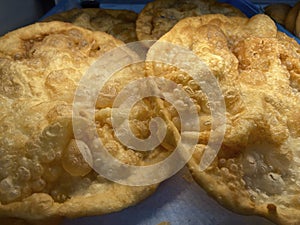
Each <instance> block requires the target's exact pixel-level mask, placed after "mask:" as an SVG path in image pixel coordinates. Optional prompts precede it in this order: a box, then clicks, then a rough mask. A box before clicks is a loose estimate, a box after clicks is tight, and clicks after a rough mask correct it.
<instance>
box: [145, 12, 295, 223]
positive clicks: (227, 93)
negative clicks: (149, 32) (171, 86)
mask: <svg viewBox="0 0 300 225" xmlns="http://www.w3.org/2000/svg"><path fill="white" fill-rule="evenodd" d="M160 41H167V42H171V43H173V44H177V45H180V46H183V47H185V48H187V49H190V50H191V51H193V52H194V53H195V54H197V55H198V56H199V57H200V59H201V60H202V61H203V62H205V63H206V64H207V65H208V67H209V68H210V69H211V71H212V73H213V74H214V76H215V77H216V78H217V80H218V82H219V85H220V89H221V91H222V92H223V95H224V99H225V104H226V133H225V137H224V140H223V142H222V146H221V149H220V151H219V153H218V155H217V157H216V158H215V159H214V161H213V162H212V164H211V165H210V166H209V167H208V168H207V169H206V170H204V171H202V170H200V166H199V163H200V159H201V157H202V155H203V153H204V149H205V145H206V143H207V142H208V139H209V137H210V133H211V130H210V126H209V124H210V123H209V122H210V121H211V115H210V110H209V108H207V100H206V99H205V94H206V93H203V92H202V90H201V89H200V88H199V86H198V85H197V84H196V83H195V81H193V80H192V79H191V77H189V76H188V75H187V74H184V73H182V72H179V71H178V70H177V71H176V70H174V69H173V68H172V67H170V66H167V65H165V66H161V65H159V64H157V63H156V64H155V63H151V64H149V65H147V68H148V72H149V73H151V74H155V75H157V76H165V77H166V78H168V79H171V80H173V81H174V82H176V83H179V84H181V85H182V86H183V88H184V89H185V90H187V92H188V93H189V94H190V97H191V98H192V99H193V100H194V102H195V104H197V105H198V106H199V115H200V116H199V118H200V121H201V125H202V127H201V133H200V136H199V141H198V145H197V146H196V151H195V153H194V155H193V157H192V159H191V160H190V162H189V164H188V165H189V168H190V170H191V172H192V174H193V177H194V178H195V180H196V181H197V182H198V183H199V184H200V185H201V186H202V187H203V188H204V189H205V190H206V191H207V192H208V193H209V194H210V195H212V196H213V197H214V198H215V199H216V200H217V201H218V202H220V203H221V204H223V205H225V206H226V207H228V208H229V209H231V210H233V211H235V212H238V213H242V214H257V215H262V216H264V217H266V218H268V219H270V220H272V221H274V222H276V223H278V224H299V223H300V217H299V213H298V212H299V208H300V200H299V193H300V172H299V151H300V147H299V146H300V124H299V121H300V118H299V115H300V93H299V91H300V67H299V65H300V47H299V45H298V44H297V43H296V41H295V40H293V39H291V38H289V37H287V36H286V35H285V34H283V33H280V32H277V29H276V26H275V24H274V22H273V21H272V20H271V19H270V18H269V17H267V16H265V15H257V16H254V17H252V18H251V19H246V18H237V17H232V18H230V17H225V16H223V15H203V16H200V17H191V18H186V19H183V20H181V21H180V22H179V23H177V24H176V25H175V26H174V27H173V28H172V29H171V30H170V31H169V32H168V33H167V34H165V35H164V36H162V37H161V38H160V39H159V42H160ZM154 50H155V45H153V46H152V47H151V48H150V50H149V53H148V54H150V53H152V51H154ZM176 57H179V56H177V55H176ZM182 60H183V61H184V59H182ZM190 63H191V62H190ZM167 110H168V111H170V108H167ZM173 120H174V116H172V115H171V118H170V121H173ZM207 122H208V123H207ZM177 128H178V129H179V127H178V126H177ZM177 133H178V132H177Z"/></svg>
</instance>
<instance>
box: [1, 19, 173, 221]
mask: <svg viewBox="0 0 300 225" xmlns="http://www.w3.org/2000/svg"><path fill="white" fill-rule="evenodd" d="M121 45H124V43H123V42H121V41H119V40H117V39H115V38H113V37H112V36H110V35H108V34H106V33H104V32H92V31H89V30H86V29H83V28H80V27H78V26H74V25H72V24H69V23H63V22H49V23H37V24H34V25H30V26H28V27H24V28H22V29H19V30H16V31H13V32H11V33H8V34H7V35H5V36H3V37H1V38H0V104H1V111H0V151H1V155H0V202H1V203H0V217H6V218H7V217H14V218H20V219H27V220H43V219H47V218H49V217H57V216H64V217H79V216H88V215H100V214H104V213H109V212H113V211H117V210H121V209H123V208H125V207H128V206H130V205H134V204H136V203H138V202H139V201H141V200H142V199H144V198H146V197H147V196H149V195H150V194H151V193H152V192H153V191H154V190H155V188H156V186H157V185H151V186H135V187H132V186H125V185H120V184H117V183H114V182H112V181H108V180H107V179H105V178H103V177H102V176H100V175H98V174H97V173H96V172H95V171H94V170H93V169H92V168H90V166H89V165H88V164H87V163H86V162H85V160H84V159H83V157H82V155H81V154H80V152H79V150H78V147H77V145H76V143H75V140H74V134H73V129H72V103H73V98H74V92H75V90H76V87H77V85H78V82H79V80H80V79H81V77H82V75H83V74H84V73H85V72H86V70H87V69H88V68H89V67H90V65H91V64H92V63H93V62H94V61H95V60H96V59H97V58H98V57H99V56H101V55H103V54H104V53H106V52H108V51H109V50H112V49H114V48H115V47H118V46H121ZM143 76H144V66H143V65H134V66H132V67H131V66H128V67H126V68H125V69H124V70H122V71H119V72H117V73H116V74H115V75H114V76H113V77H112V78H111V79H112V80H110V81H109V82H108V83H107V85H105V86H104V90H103V93H104V96H101V95H100V97H99V99H98V101H97V105H96V118H95V120H96V124H97V131H98V133H99V136H100V137H101V138H102V141H103V142H104V144H105V145H107V146H106V147H107V149H108V151H109V152H110V153H111V154H112V155H114V156H115V157H116V158H118V159H119V160H120V161H122V162H123V163H127V164H133V165H145V164H149V163H151V162H156V161H159V160H160V159H161V158H162V156H164V155H167V154H168V152H169V151H167V150H165V149H164V148H162V147H161V146H158V147H157V149H156V151H153V153H149V154H148V153H144V154H141V153H139V152H136V151H133V150H132V149H128V148H127V147H126V146H123V145H122V144H121V143H119V142H118V141H117V138H116V137H115V136H114V134H113V129H112V126H111V122H110V121H109V119H110V117H109V115H110V111H111V107H112V102H113V100H114V98H115V95H116V94H117V93H118V91H119V90H120V89H122V88H123V86H124V85H126V84H127V83H128V82H130V81H132V80H135V79H138V78H141V77H143ZM110 85H112V87H110ZM112 88H114V90H112ZM103 93H102V94H103ZM155 107H156V106H155V105H153V104H152V103H151V100H149V99H148V100H145V101H144V102H140V103H139V104H137V105H136V106H135V107H134V109H133V114H132V115H131V117H130V122H131V125H132V129H133V130H134V133H136V134H137V136H138V135H139V136H140V137H141V138H143V137H144V136H146V135H147V132H148V130H147V121H148V120H150V119H151V116H152V115H153V114H155V113H156V112H157V110H156V109H155ZM145 112H146V113H145ZM81 144H83V145H84V144H85V145H87V143H81ZM104 163H105V162H104ZM112 169H113V168H112Z"/></svg>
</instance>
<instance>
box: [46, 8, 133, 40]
mask: <svg viewBox="0 0 300 225" xmlns="http://www.w3.org/2000/svg"><path fill="white" fill-rule="evenodd" d="M136 18H137V14H136V13H135V12H133V11H130V10H114V9H98V8H85V9H77V8H76V9H72V10H69V11H65V12H62V13H58V14H54V15H52V16H49V17H47V18H46V19H44V21H45V22H49V21H62V22H69V23H73V24H74V25H77V26H81V27H83V28H87V29H90V30H93V31H103V32H106V33H108V34H111V35H113V36H114V37H115V38H118V39H120V40H121V41H123V42H125V43H128V42H133V41H136V40H137V37H136V33H135V21H136Z"/></svg>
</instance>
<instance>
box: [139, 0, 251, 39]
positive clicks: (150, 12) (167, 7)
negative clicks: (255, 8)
mask: <svg viewBox="0 0 300 225" xmlns="http://www.w3.org/2000/svg"><path fill="white" fill-rule="evenodd" d="M210 13H212V14H214V13H222V14H225V15H228V16H242V17H244V16H245V15H244V14H243V13H242V12H241V11H240V10H238V9H237V8H235V7H233V6H231V5H229V4H226V3H218V2H215V1H208V0H196V1H190V0H180V1H176V0H167V1H165V0H155V1H153V2H149V3H148V4H147V5H146V6H145V7H144V9H143V10H142V11H141V12H140V14H139V15H138V19H137V21H136V33H137V37H138V39H139V40H157V39H159V38H160V37H161V36H162V35H164V34H165V33H166V32H168V31H169V30H170V29H171V28H172V27H173V26H174V25H175V24H176V23H177V22H178V21H179V20H181V19H183V18H186V17H190V16H199V15H204V14H210Z"/></svg>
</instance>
